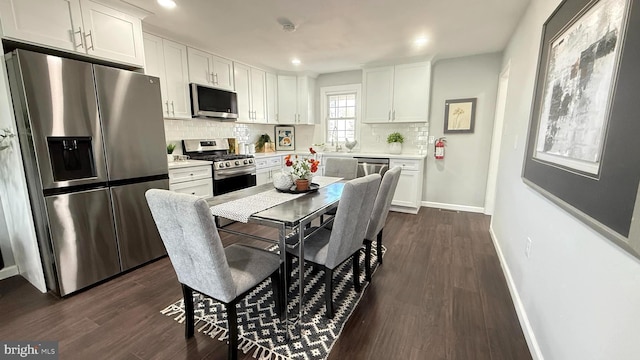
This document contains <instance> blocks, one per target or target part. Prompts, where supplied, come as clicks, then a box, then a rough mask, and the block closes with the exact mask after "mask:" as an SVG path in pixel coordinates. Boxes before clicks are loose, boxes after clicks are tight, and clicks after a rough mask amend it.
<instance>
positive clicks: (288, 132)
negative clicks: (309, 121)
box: [275, 125, 296, 151]
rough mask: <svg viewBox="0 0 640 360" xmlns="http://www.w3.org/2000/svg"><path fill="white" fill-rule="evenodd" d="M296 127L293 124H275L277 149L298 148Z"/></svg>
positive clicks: (288, 149)
mask: <svg viewBox="0 0 640 360" xmlns="http://www.w3.org/2000/svg"><path fill="white" fill-rule="evenodd" d="M295 134H296V128H295V127H293V126H283V125H276V126H275V139H276V151H291V150H295V149H296V141H295Z"/></svg>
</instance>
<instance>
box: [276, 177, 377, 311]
mask: <svg viewBox="0 0 640 360" xmlns="http://www.w3.org/2000/svg"><path fill="white" fill-rule="evenodd" d="M380 179H381V178H380V175H378V174H373V175H369V176H365V177H362V178H357V179H354V180H351V181H348V182H347V183H346V184H345V185H344V189H343V191H342V196H341V197H340V203H339V204H338V210H337V211H336V216H335V219H334V222H333V229H332V230H329V229H325V228H316V227H313V228H311V229H308V230H307V231H308V232H313V231H316V230H317V231H316V232H315V233H313V234H312V235H311V236H310V237H309V238H307V239H306V240H305V242H304V259H305V261H309V262H312V263H314V264H317V265H320V266H322V267H323V268H324V272H325V302H326V309H327V312H326V315H327V317H328V318H332V317H333V300H332V299H333V270H335V269H336V268H337V267H338V265H340V264H342V263H343V262H344V261H346V260H347V259H349V258H350V257H352V258H353V282H354V287H355V289H356V291H360V269H359V268H360V266H359V261H360V250H361V249H362V241H363V240H364V235H365V232H366V230H367V224H368V223H369V218H370V217H371V211H372V210H373V204H374V202H375V198H376V194H377V192H378V187H379V186H380ZM298 246H300V244H298V245H296V246H295V247H293V248H288V249H287V252H288V254H287V261H288V262H289V261H292V260H293V259H292V256H291V255H293V256H296V255H297V254H298ZM288 269H291V266H289V267H288ZM287 276H289V274H287Z"/></svg>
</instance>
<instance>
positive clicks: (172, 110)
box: [171, 101, 176, 116]
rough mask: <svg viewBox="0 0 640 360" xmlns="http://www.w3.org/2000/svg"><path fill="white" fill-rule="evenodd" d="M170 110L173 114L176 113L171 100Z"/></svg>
mask: <svg viewBox="0 0 640 360" xmlns="http://www.w3.org/2000/svg"><path fill="white" fill-rule="evenodd" d="M171 112H172V113H173V115H174V116H175V115H176V108H175V107H174V106H173V101H172V102H171Z"/></svg>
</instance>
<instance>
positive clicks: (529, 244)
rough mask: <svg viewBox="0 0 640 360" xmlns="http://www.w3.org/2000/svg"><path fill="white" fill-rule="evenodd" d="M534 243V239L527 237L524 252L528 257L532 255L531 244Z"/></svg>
mask: <svg viewBox="0 0 640 360" xmlns="http://www.w3.org/2000/svg"><path fill="white" fill-rule="evenodd" d="M532 245H533V241H531V238H530V237H527V245H526V247H525V248H524V254H525V256H526V257H527V258H530V257H531V246H532Z"/></svg>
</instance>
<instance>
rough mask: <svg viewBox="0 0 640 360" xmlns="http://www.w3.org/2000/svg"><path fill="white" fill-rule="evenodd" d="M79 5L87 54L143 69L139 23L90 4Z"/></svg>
mask: <svg viewBox="0 0 640 360" xmlns="http://www.w3.org/2000/svg"><path fill="white" fill-rule="evenodd" d="M81 4H82V6H81V7H82V22H83V24H84V40H85V48H86V49H87V54H89V55H94V56H99V57H102V58H106V59H111V60H116V61H118V62H123V63H129V64H136V65H140V66H142V64H143V62H144V53H143V48H144V45H143V43H142V23H141V22H140V19H138V18H136V17H134V16H131V15H127V14H124V13H122V12H120V11H116V10H114V9H111V8H109V7H106V6H104V5H102V4H98V3H95V2H93V1H82V3H81Z"/></svg>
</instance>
